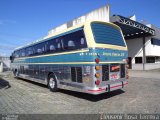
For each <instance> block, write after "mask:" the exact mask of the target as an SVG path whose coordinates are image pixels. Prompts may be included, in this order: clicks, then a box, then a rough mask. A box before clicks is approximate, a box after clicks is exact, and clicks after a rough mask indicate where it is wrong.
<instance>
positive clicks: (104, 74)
mask: <svg viewBox="0 0 160 120" xmlns="http://www.w3.org/2000/svg"><path fill="white" fill-rule="evenodd" d="M108 80H109V65H102V81H108Z"/></svg>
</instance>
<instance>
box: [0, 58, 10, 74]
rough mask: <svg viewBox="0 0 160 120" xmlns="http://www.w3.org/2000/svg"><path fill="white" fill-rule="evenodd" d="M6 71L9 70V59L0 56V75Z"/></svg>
mask: <svg viewBox="0 0 160 120" xmlns="http://www.w3.org/2000/svg"><path fill="white" fill-rule="evenodd" d="M7 70H10V59H9V57H2V56H0V73H1V72H4V71H7Z"/></svg>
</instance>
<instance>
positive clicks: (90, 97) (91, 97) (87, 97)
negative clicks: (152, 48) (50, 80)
mask: <svg viewBox="0 0 160 120" xmlns="http://www.w3.org/2000/svg"><path fill="white" fill-rule="evenodd" d="M16 79H17V80H22V81H24V82H28V83H31V84H33V85H37V86H40V87H42V88H47V89H48V87H47V85H44V84H41V83H37V82H34V81H30V80H26V79H22V78H16ZM48 92H50V91H48ZM58 92H59V93H63V94H67V95H70V96H73V97H77V98H80V99H85V100H88V101H92V102H97V101H100V100H103V99H109V98H111V97H114V96H117V95H120V94H123V93H124V91H123V90H121V89H119V90H115V91H111V92H107V93H102V94H99V95H92V94H87V93H82V92H76V91H71V90H66V89H59V90H58V91H57V93H58Z"/></svg>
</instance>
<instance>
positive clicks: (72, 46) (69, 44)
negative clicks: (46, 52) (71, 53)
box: [68, 40, 75, 49]
mask: <svg viewBox="0 0 160 120" xmlns="http://www.w3.org/2000/svg"><path fill="white" fill-rule="evenodd" d="M74 48H75V43H74V41H72V40H69V41H68V49H74Z"/></svg>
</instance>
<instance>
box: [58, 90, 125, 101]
mask: <svg viewBox="0 0 160 120" xmlns="http://www.w3.org/2000/svg"><path fill="white" fill-rule="evenodd" d="M59 92H61V93H64V94H68V95H71V96H74V97H77V98H81V99H85V100H88V101H92V102H97V101H100V100H104V99H109V98H111V97H114V96H117V95H120V94H123V93H124V91H123V90H121V89H119V90H115V91H111V92H107V93H102V94H99V95H92V94H87V93H81V92H76V91H70V90H65V89H60V90H59Z"/></svg>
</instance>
